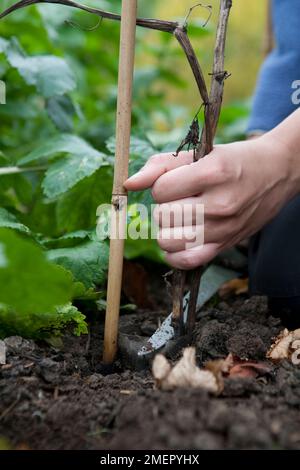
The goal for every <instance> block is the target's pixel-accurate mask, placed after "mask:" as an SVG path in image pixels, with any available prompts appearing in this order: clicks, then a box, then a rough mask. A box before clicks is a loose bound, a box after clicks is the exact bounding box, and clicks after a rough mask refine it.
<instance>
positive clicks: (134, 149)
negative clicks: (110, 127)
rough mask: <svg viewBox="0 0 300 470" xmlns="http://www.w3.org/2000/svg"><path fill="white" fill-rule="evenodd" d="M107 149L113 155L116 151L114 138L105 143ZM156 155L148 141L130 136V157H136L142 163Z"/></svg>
mask: <svg viewBox="0 0 300 470" xmlns="http://www.w3.org/2000/svg"><path fill="white" fill-rule="evenodd" d="M106 147H107V149H108V150H109V151H110V152H111V153H112V154H114V153H115V151H116V138H115V137H111V138H110V139H108V140H107V142H106ZM155 153H156V150H155V148H154V147H153V145H152V144H151V142H150V141H149V140H147V139H146V138H141V137H137V136H132V137H131V139H130V155H131V156H132V155H134V156H137V157H139V158H141V159H142V160H143V161H144V160H146V159H148V158H149V157H151V155H154V154H155Z"/></svg>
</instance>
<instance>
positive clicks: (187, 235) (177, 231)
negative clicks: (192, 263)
mask: <svg viewBox="0 0 300 470" xmlns="http://www.w3.org/2000/svg"><path fill="white" fill-rule="evenodd" d="M158 244H159V246H160V247H161V248H162V249H163V250H164V251H167V252H169V253H171V252H177V251H183V250H188V249H190V248H193V247H195V246H201V245H203V244H204V226H203V225H200V226H185V227H174V228H163V229H161V230H160V231H159V234H158Z"/></svg>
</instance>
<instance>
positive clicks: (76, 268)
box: [47, 241, 109, 288]
mask: <svg viewBox="0 0 300 470" xmlns="http://www.w3.org/2000/svg"><path fill="white" fill-rule="evenodd" d="M108 253H109V249H108V246H107V244H106V243H104V242H95V241H89V242H85V243H82V244H81V245H78V246H75V247H71V248H57V249H54V250H49V251H48V253H47V257H48V259H49V260H51V261H53V262H54V263H57V264H60V265H61V266H63V267H64V268H65V269H67V270H69V271H71V272H72V274H73V276H74V279H75V280H76V281H80V282H82V283H83V284H84V285H85V287H86V288H91V287H94V286H95V285H100V284H102V283H103V282H104V281H105V279H106V272H107V267H108Z"/></svg>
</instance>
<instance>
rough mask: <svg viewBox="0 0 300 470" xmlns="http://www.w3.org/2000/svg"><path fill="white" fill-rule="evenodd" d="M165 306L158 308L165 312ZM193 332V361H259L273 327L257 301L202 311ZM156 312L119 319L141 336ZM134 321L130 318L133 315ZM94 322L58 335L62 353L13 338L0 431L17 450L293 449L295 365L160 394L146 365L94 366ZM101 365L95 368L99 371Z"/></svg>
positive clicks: (0, 390)
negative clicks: (219, 385) (210, 390)
mask: <svg viewBox="0 0 300 470" xmlns="http://www.w3.org/2000/svg"><path fill="white" fill-rule="evenodd" d="M166 311H167V310H166ZM201 315H202V316H201V319H200V320H199V321H198V323H197V327H196V331H195V345H196V349H197V359H198V362H199V365H201V364H203V363H204V362H205V361H207V360H209V359H217V358H224V357H225V356H226V355H227V354H228V353H229V352H231V353H233V354H236V355H237V356H239V357H240V358H241V359H253V360H257V361H263V362H264V361H265V360H266V359H265V355H266V351H267V349H268V348H269V347H270V345H271V343H272V337H273V336H276V335H277V334H278V332H279V331H281V330H282V326H281V325H280V322H279V321H278V320H277V319H274V318H272V317H268V316H267V307H266V302H265V300H264V299H258V298H252V299H247V298H243V299H234V300H231V301H228V302H224V301H222V302H220V303H219V304H217V305H216V306H214V307H206V308H205V309H203V312H202V314H201ZM159 317H160V318H162V312H159V313H158V312H156V311H154V312H153V311H152V312H137V313H134V314H130V315H127V316H123V318H122V322H125V323H126V322H127V321H128V322H129V323H131V324H136V325H137V324H138V325H141V328H140V333H144V334H148V333H151V330H153V329H154V328H155V327H156V325H157V321H158V318H159ZM133 320H134V321H133ZM102 337H103V325H101V327H100V326H99V322H98V323H94V324H92V325H91V335H90V337H87V336H82V337H81V338H79V339H78V338H73V337H66V338H65V340H64V350H56V349H54V348H53V347H50V346H46V345H43V344H37V343H35V342H33V341H28V340H20V339H18V338H13V339H10V340H9V341H8V354H7V364H6V365H4V366H2V368H1V369H0V371H1V372H0V374H1V375H0V377H1V379H0V394H1V395H0V396H1V403H0V436H2V437H5V438H6V439H7V441H8V442H9V443H10V445H11V446H12V447H13V448H19V449H20V448H21V449H149V450H150V449H298V448H299V446H300V431H299V429H300V427H299V426H300V369H299V367H297V366H294V365H292V364H291V363H289V362H287V361H286V362H282V363H281V364H280V365H276V366H275V365H273V364H270V366H271V371H270V372H269V373H268V374H267V375H265V376H264V377H260V378H253V377H247V378H227V379H225V388H224V391H223V392H222V394H221V395H220V396H219V397H212V396H209V395H208V394H207V393H206V392H205V391H202V390H191V389H178V390H175V391H173V392H163V391H159V390H156V389H155V388H154V382H153V379H152V376H151V373H150V372H149V371H144V372H138V373H137V372H134V371H130V370H124V369H123V368H122V365H121V363H120V362H119V363H117V364H116V367H115V370H114V371H111V372H113V373H110V374H107V375H103V370H102V369H100V368H99V362H100V358H101V347H102V341H101V338H102ZM101 372H102V373H101Z"/></svg>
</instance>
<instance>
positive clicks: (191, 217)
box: [153, 197, 204, 228]
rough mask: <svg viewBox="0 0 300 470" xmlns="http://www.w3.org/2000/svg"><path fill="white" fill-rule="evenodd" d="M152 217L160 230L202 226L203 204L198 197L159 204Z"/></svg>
mask: <svg viewBox="0 0 300 470" xmlns="http://www.w3.org/2000/svg"><path fill="white" fill-rule="evenodd" d="M153 217H154V221H155V223H156V224H157V225H159V226H160V227H162V228H167V227H182V226H189V225H203V219H204V204H203V203H202V201H201V198H199V197H189V198H186V199H179V200H178V201H174V202H170V203H163V204H159V205H157V206H156V207H155V209H154V211H153Z"/></svg>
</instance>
